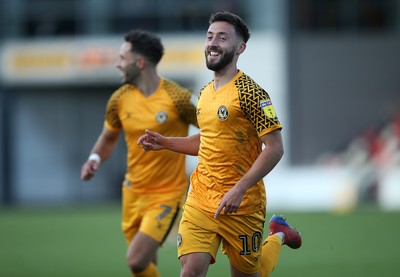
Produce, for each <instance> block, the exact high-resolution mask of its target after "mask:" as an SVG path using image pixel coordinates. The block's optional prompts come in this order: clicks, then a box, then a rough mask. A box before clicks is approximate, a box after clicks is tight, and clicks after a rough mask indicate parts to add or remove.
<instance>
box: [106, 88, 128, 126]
mask: <svg viewBox="0 0 400 277" xmlns="http://www.w3.org/2000/svg"><path fill="white" fill-rule="evenodd" d="M123 91H124V90H123V89H119V90H117V91H115V92H114V93H113V94H112V95H111V97H110V98H109V99H108V103H107V107H106V113H105V121H104V126H106V127H107V129H109V130H111V131H117V130H120V129H121V128H122V123H121V120H120V118H119V114H118V111H119V102H120V101H119V100H120V98H121V96H122V94H123Z"/></svg>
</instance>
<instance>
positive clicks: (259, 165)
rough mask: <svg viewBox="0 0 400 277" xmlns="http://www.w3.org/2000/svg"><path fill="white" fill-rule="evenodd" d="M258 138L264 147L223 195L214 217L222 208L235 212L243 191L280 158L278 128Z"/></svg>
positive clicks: (279, 133) (280, 144)
mask: <svg viewBox="0 0 400 277" xmlns="http://www.w3.org/2000/svg"><path fill="white" fill-rule="evenodd" d="M260 139H261V141H262V142H263V143H264V145H265V148H264V149H263V150H262V151H261V153H260V155H259V156H258V158H257V159H256V160H255V162H254V164H253V165H252V166H251V168H250V169H249V171H247V173H246V174H245V175H243V177H242V178H241V179H240V180H239V181H238V182H237V183H236V184H235V186H234V187H233V188H232V189H231V190H229V191H228V192H227V193H226V194H225V195H224V197H223V198H222V200H221V203H220V205H219V207H218V209H217V211H216V213H215V215H214V217H215V218H217V217H218V216H219V214H220V213H221V211H222V209H225V210H224V213H225V214H229V213H235V212H237V210H238V209H239V206H240V203H241V202H242V200H243V196H244V194H245V192H246V191H247V190H248V189H249V188H250V187H251V186H253V185H254V184H256V183H257V182H258V181H259V180H261V179H262V178H264V177H265V176H266V175H267V174H268V173H269V172H271V170H272V169H273V168H274V167H275V166H276V165H277V164H278V162H279V161H280V159H281V158H282V156H283V152H284V151H283V142H282V135H281V131H280V130H275V131H272V132H271V133H268V134H266V135H264V136H262V137H261V138H260Z"/></svg>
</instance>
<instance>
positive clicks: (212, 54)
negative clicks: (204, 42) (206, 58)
mask: <svg viewBox="0 0 400 277" xmlns="http://www.w3.org/2000/svg"><path fill="white" fill-rule="evenodd" d="M210 55H211V56H218V55H219V53H218V52H210Z"/></svg>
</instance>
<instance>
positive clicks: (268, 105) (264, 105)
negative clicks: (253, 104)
mask: <svg viewBox="0 0 400 277" xmlns="http://www.w3.org/2000/svg"><path fill="white" fill-rule="evenodd" d="M260 107H261V109H262V110H263V112H264V113H265V115H266V116H267V117H268V118H271V119H274V118H276V112H275V109H274V106H272V102H271V100H269V99H268V100H263V101H261V102H260Z"/></svg>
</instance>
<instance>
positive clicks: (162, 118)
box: [156, 111, 168, 124]
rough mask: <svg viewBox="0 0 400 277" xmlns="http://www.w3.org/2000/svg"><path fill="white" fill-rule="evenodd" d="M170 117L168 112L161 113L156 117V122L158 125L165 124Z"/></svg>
mask: <svg viewBox="0 0 400 277" xmlns="http://www.w3.org/2000/svg"><path fill="white" fill-rule="evenodd" d="M167 119H168V115H167V113H166V112H163V111H160V112H158V113H157V115H156V120H157V122H158V123H160V124H163V123H165V122H166V121H167Z"/></svg>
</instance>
